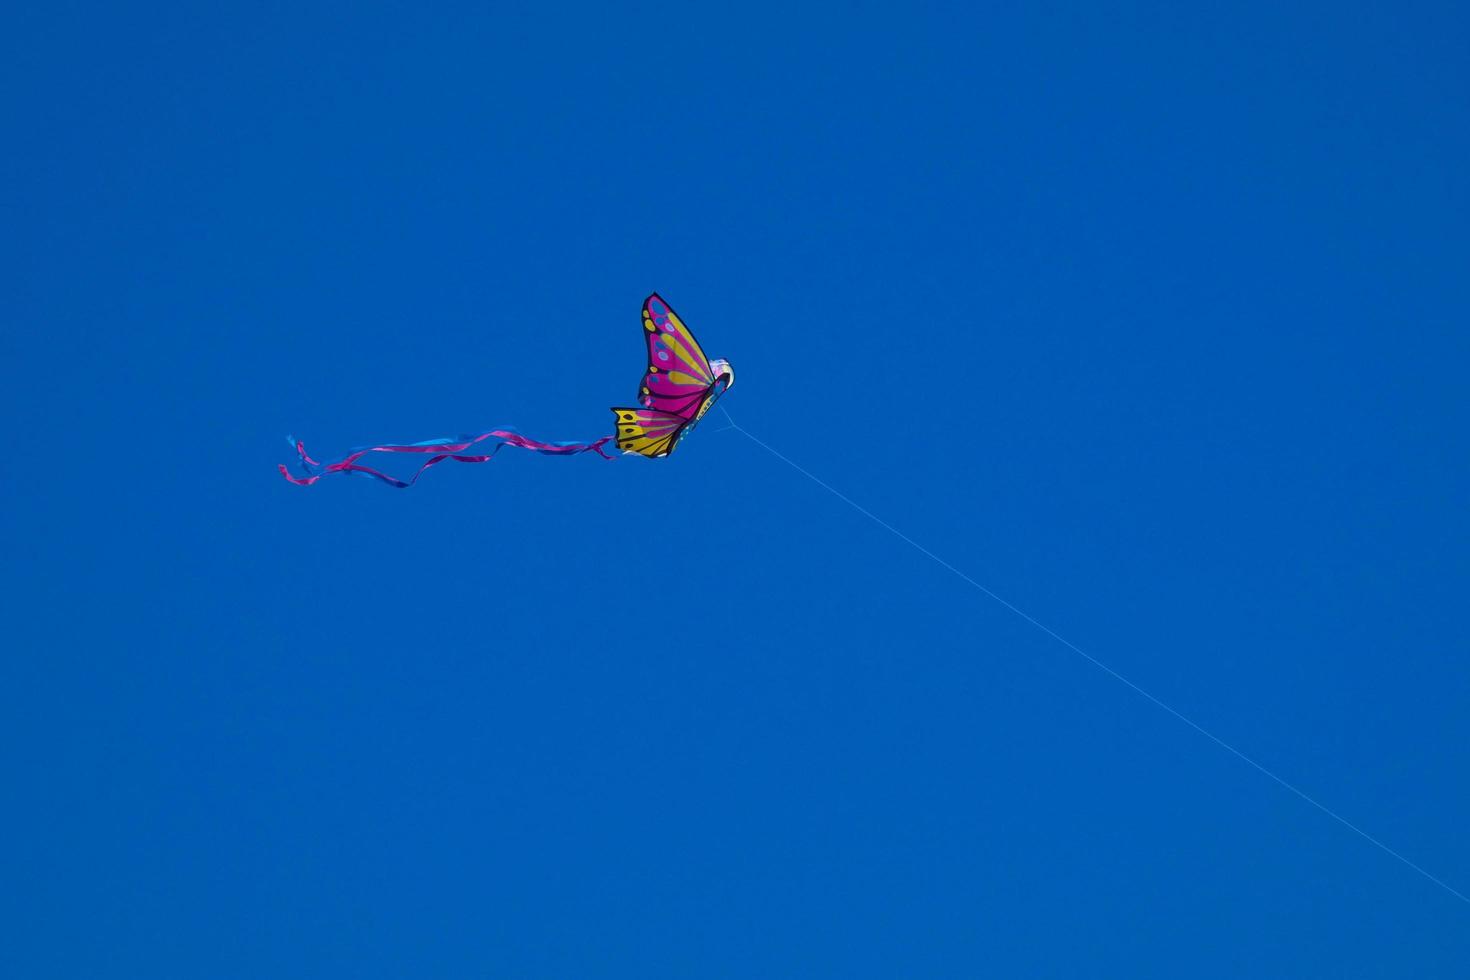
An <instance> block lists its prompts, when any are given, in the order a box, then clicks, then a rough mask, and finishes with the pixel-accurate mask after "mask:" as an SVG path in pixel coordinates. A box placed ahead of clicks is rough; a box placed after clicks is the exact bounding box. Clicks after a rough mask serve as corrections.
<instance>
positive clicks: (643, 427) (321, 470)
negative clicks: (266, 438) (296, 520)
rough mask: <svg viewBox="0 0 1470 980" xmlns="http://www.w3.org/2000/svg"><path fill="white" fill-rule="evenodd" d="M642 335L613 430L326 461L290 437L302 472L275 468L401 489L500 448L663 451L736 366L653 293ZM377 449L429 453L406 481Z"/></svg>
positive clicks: (485, 435) (442, 444) (493, 436)
mask: <svg viewBox="0 0 1470 980" xmlns="http://www.w3.org/2000/svg"><path fill="white" fill-rule="evenodd" d="M643 336H644V339H645V341H646V342H647V347H648V369H647V370H646V371H645V372H644V374H643V383H642V384H641V385H640V386H639V389H638V401H639V403H640V405H641V407H639V408H614V409H613V410H612V411H613V413H614V415H615V416H616V419H617V421H616V430H615V432H614V434H613V435H610V436H603V437H602V438H600V439H594V440H592V441H591V442H541V441H540V440H537V439H531V438H529V437H527V436H523V435H521V434H520V433H519V432H516V431H515V430H514V429H492V430H490V431H489V432H482V433H480V434H479V435H462V436H456V437H454V438H447V439H429V440H426V441H424V442H415V443H410V444H407V445H381V446H366V447H363V448H360V449H354V450H353V451H352V452H351V453H349V454H348V455H347V456H346V457H344V458H343V459H341V460H338V461H337V462H335V463H328V464H322V463H318V462H317V461H316V460H314V459H312V458H311V457H310V456H308V455H307V454H306V447H305V446H304V445H302V443H300V442H299V441H297V440H294V439H292V440H290V441H291V444H292V445H293V446H294V447H295V449H296V453H297V456H298V457H299V462H298V465H299V467H300V469H301V470H302V475H301V476H296V475H293V474H292V473H291V471H290V470H288V469H287V468H286V467H285V466H282V467H280V470H281V475H282V476H284V477H285V478H286V479H287V480H290V481H291V482H292V483H295V484H297V485H298V486H310V485H311V484H313V483H316V482H317V481H318V480H320V479H321V478H322V477H324V476H328V475H330V474H332V473H349V474H351V473H356V474H359V475H362V476H370V477H373V478H374V479H377V480H381V481H383V482H384V483H387V484H388V485H389V486H394V487H398V488H400V489H406V488H408V487H411V486H413V484H414V483H415V482H416V481H417V480H418V478H419V477H420V476H421V475H423V473H424V471H425V470H427V469H428V468H429V467H431V466H435V465H437V464H439V463H442V462H444V461H445V460H447V459H452V460H454V461H455V462H459V463H488V462H489V461H490V460H492V459H494V458H495V455H496V454H497V453H499V452H500V450H502V449H504V448H505V447H506V446H513V447H515V448H517V449H529V450H531V451H532V452H536V453H540V454H542V455H544V456H574V455H578V454H581V453H596V454H597V455H599V456H601V457H602V458H604V459H614V458H615V457H613V456H609V455H608V454H607V453H606V452H604V451H603V448H602V447H603V446H604V445H606V444H607V443H609V442H612V441H614V440H616V442H617V446H618V448H619V449H621V450H623V453H624V455H638V456H647V457H650V458H658V457H663V456H667V455H669V454H670V453H672V452H673V451H674V448H675V447H676V446H678V445H679V440H681V439H683V438H684V436H686V435H688V434H689V433H690V432H691V431H693V429H694V427H695V426H696V425H698V424H699V420H700V419H702V418H704V415H705V413H706V412H708V411H709V410H710V408H711V407H713V405H714V403H715V402H716V401H717V400H719V398H720V396H721V395H723V394H724V393H725V392H726V391H728V390H729V389H730V386H731V385H733V384H734V383H735V369H734V368H732V367H731V366H730V362H729V361H722V360H718V359H716V360H713V361H711V360H709V359H708V358H707V357H705V356H704V351H702V350H700V347H699V342H698V341H696V340H695V339H694V335H693V334H692V333H690V332H689V328H688V327H686V326H685V325H684V322H683V321H682V320H680V319H679V317H678V316H677V315H675V313H674V311H673V309H671V308H670V307H669V305H668V304H667V303H665V302H664V301H663V299H662V298H660V297H659V295H658V294H657V293H654V294H653V295H652V296H649V297H648V299H646V300H644V302H643ZM376 453H408V454H417V455H419V456H424V455H427V456H429V458H428V459H427V460H425V461H424V462H423V463H422V464H421V465H420V466H419V468H418V470H416V471H415V472H414V473H413V474H412V475H411V476H409V477H408V478H407V479H400V478H398V477H395V476H390V475H389V474H387V473H383V472H381V471H380V470H378V469H375V468H374V467H371V466H366V465H364V464H363V463H362V462H361V460H362V459H363V458H364V457H367V456H369V454H376Z"/></svg>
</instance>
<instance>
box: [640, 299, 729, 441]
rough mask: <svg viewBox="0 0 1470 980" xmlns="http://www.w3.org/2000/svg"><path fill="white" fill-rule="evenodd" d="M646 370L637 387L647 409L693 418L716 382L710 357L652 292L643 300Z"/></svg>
mask: <svg viewBox="0 0 1470 980" xmlns="http://www.w3.org/2000/svg"><path fill="white" fill-rule="evenodd" d="M643 334H644V337H645V338H646V339H647V340H648V371H647V373H645V374H644V375H643V383H642V384H641V385H639V387H638V401H639V402H640V403H641V404H642V405H644V406H645V407H646V408H652V409H656V410H657V411H660V412H668V413H669V414H671V415H678V416H680V417H682V418H686V419H692V418H694V417H695V416H696V415H697V414H698V413H699V406H700V405H701V403H703V401H704V398H705V396H706V395H707V394H709V391H710V388H711V387H712V386H713V385H714V383H715V376H714V371H713V370H711V369H710V364H709V358H707V357H705V356H704V351H702V350H700V348H699V342H698V341H697V340H695V339H694V334H692V333H690V332H689V328H688V327H686V326H684V321H682V320H680V319H679V317H678V315H677V314H676V313H674V311H673V309H672V308H671V307H670V306H669V304H667V303H665V302H664V301H663V299H662V298H661V297H660V296H659V295H658V293H654V294H653V295H652V296H650V297H648V299H646V300H644V301H643Z"/></svg>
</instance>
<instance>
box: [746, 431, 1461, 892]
mask: <svg viewBox="0 0 1470 980" xmlns="http://www.w3.org/2000/svg"><path fill="white" fill-rule="evenodd" d="M720 411H722V412H724V413H725V418H726V419H728V420H729V422H730V424H729V426H728V428H731V429H734V430H735V431H736V432H739V433H740V434H741V435H743V436H745V437H746V438H747V439H749V440H750V441H751V442H753V443H755V444H756V445H757V446H760V447H761V448H762V449H764V450H765V451H766V452H768V453H770V454H771V455H772V456H775V457H776V458H777V459H779V460H780V461H781V462H783V463H785V464H786V465H787V466H790V467H791V468H792V469H794V470H796V471H797V472H798V473H800V474H801V475H802V476H804V477H806V478H807V479H808V480H811V481H812V482H813V483H815V484H816V485H817V486H819V487H821V488H822V489H823V490H826V491H827V492H828V493H830V494H832V495H833V496H834V497H836V498H837V499H838V500H841V501H842V502H843V503H845V504H847V505H848V506H849V507H851V508H852V509H853V510H855V511H857V512H858V513H859V514H862V515H863V516H864V517H866V518H868V520H870V521H872V522H873V523H875V524H877V525H878V526H879V527H881V528H883V529H884V530H886V531H888V532H889V533H891V534H893V535H894V536H895V537H897V538H898V539H899V540H901V541H903V542H904V543H905V544H908V545H909V546H910V547H912V548H913V549H914V550H916V551H918V552H919V553H920V554H922V555H924V556H925V557H926V558H928V559H930V560H931V561H933V562H935V563H936V564H938V565H939V566H940V567H942V568H944V569H946V570H948V571H949V572H951V573H953V574H954V575H955V576H957V577H958V578H959V579H960V580H961V581H963V582H965V583H966V584H968V585H970V586H971V587H973V588H975V589H977V590H979V591H980V592H982V593H984V594H985V595H986V596H988V597H990V598H991V599H993V600H994V601H995V602H997V603H999V604H1000V605H1002V606H1004V607H1005V608H1006V609H1009V610H1010V611H1011V612H1013V613H1015V614H1016V615H1017V616H1019V617H1020V618H1021V619H1023V620H1025V621H1026V622H1028V623H1030V624H1031V625H1032V626H1034V627H1036V628H1037V629H1039V630H1040V631H1041V632H1043V633H1045V634H1046V635H1047V636H1049V637H1051V638H1052V639H1053V640H1056V641H1057V642H1058V643H1060V644H1061V645H1062V646H1064V647H1066V648H1067V649H1068V650H1071V651H1072V652H1073V653H1075V654H1077V655H1078V656H1079V657H1081V658H1082V659H1084V660H1086V661H1087V662H1088V663H1090V664H1092V665H1093V666H1094V667H1097V668H1098V669H1099V670H1101V671H1103V672H1104V673H1106V674H1107V675H1109V676H1110V677H1112V678H1113V679H1114V680H1117V681H1119V682H1121V683H1122V684H1124V685H1125V686H1127V687H1129V688H1130V689H1132V690H1133V691H1134V693H1136V694H1138V695H1140V696H1141V697H1143V698H1144V699H1145V700H1147V701H1149V702H1151V703H1152V704H1154V705H1155V706H1157V707H1159V708H1162V709H1163V710H1164V711H1166V712H1168V713H1169V714H1170V715H1173V716H1174V717H1175V718H1177V719H1178V720H1179V721H1182V722H1183V723H1184V724H1186V725H1188V726H1189V727H1190V728H1192V729H1194V730H1195V731H1196V732H1198V733H1199V734H1201V735H1203V736H1204V737H1205V738H1207V739H1209V740H1210V741H1211V742H1214V743H1215V744H1216V745H1218V746H1220V748H1222V749H1224V750H1225V751H1227V752H1229V753H1230V754H1231V755H1233V756H1235V757H1236V758H1237V759H1240V760H1241V761H1242V762H1244V763H1246V764H1247V765H1248V766H1250V767H1251V768H1252V769H1255V770H1256V771H1257V772H1259V773H1261V774H1262V775H1264V776H1266V777H1267V778H1268V779H1270V780H1271V781H1272V782H1275V783H1276V784H1277V785H1279V786H1281V787H1282V788H1283V789H1286V790H1288V791H1289V792H1291V793H1293V794H1294V795H1296V796H1298V797H1300V798H1301V799H1303V800H1305V801H1306V802H1308V803H1310V804H1311V805H1312V806H1314V807H1316V808H1317V809H1318V810H1320V811H1322V812H1323V813H1325V814H1327V816H1329V817H1331V818H1332V819H1333V820H1336V821H1337V822H1338V823H1340V824H1342V825H1343V826H1344V827H1346V828H1347V829H1349V830H1351V831H1352V832H1353V833H1355V834H1357V835H1358V836H1359V837H1361V838H1363V839H1364V840H1366V841H1367V842H1368V843H1370V844H1372V845H1374V846H1375V847H1377V848H1378V849H1379V850H1381V851H1383V852H1384V853H1385V854H1388V855H1389V856H1390V857H1393V858H1395V859H1397V860H1398V861H1399V862H1401V863H1402V864H1404V865H1406V866H1407V867H1409V868H1411V869H1413V870H1414V871H1417V872H1418V873H1419V874H1421V875H1423V876H1424V877H1425V878H1427V879H1429V880H1430V881H1432V882H1434V883H1435V884H1436V885H1438V886H1439V887H1440V888H1443V889H1444V890H1445V891H1447V892H1449V893H1450V894H1451V895H1453V896H1455V897H1456V898H1458V899H1459V900H1460V901H1462V902H1465V903H1466V904H1470V898H1467V897H1466V896H1465V895H1464V894H1462V893H1461V892H1459V891H1457V890H1456V889H1454V888H1452V887H1451V886H1450V885H1448V884H1446V883H1445V882H1444V881H1441V880H1440V879H1439V878H1436V877H1435V876H1434V875H1432V874H1430V873H1429V872H1428V871H1426V870H1424V869H1423V868H1421V867H1420V866H1419V865H1417V864H1415V863H1414V862H1413V861H1410V860H1409V859H1408V858H1406V857H1404V856H1403V855H1402V854H1400V853H1399V852H1398V851H1396V850H1394V849H1393V848H1391V847H1389V846H1388V845H1387V844H1385V843H1384V842H1383V841H1381V840H1379V839H1378V838H1377V837H1374V836H1373V835H1372V834H1370V833H1368V832H1367V831H1366V830H1364V829H1363V828H1361V827H1359V826H1358V825H1357V824H1355V823H1353V822H1352V821H1350V820H1348V819H1347V818H1346V817H1344V816H1342V815H1341V814H1339V813H1337V812H1336V811H1335V810H1333V809H1332V808H1330V807H1328V806H1327V805H1326V804H1324V803H1321V802H1319V801H1318V800H1316V799H1314V798H1312V797H1311V796H1309V795H1307V793H1306V792H1304V791H1303V790H1300V789H1298V788H1297V787H1296V786H1294V785H1292V784H1291V783H1290V782H1288V781H1287V780H1286V779H1284V778H1282V777H1281V776H1278V775H1276V773H1274V772H1272V771H1271V770H1270V769H1267V768H1266V767H1265V766H1264V765H1262V764H1261V763H1259V762H1257V761H1256V760H1255V759H1252V758H1251V757H1250V756H1248V755H1246V754H1245V753H1244V752H1242V751H1241V750H1240V749H1237V748H1236V747H1235V746H1233V745H1231V744H1230V743H1229V742H1227V741H1225V740H1224V739H1223V738H1221V737H1220V736H1218V735H1216V734H1215V733H1214V732H1212V731H1210V730H1209V729H1207V728H1205V727H1204V726H1203V725H1201V724H1199V723H1198V722H1196V721H1195V720H1194V719H1192V718H1190V717H1189V716H1187V715H1185V714H1184V713H1182V712H1180V711H1179V710H1177V709H1176V708H1174V707H1173V706H1171V705H1169V704H1167V703H1166V702H1164V701H1162V700H1161V699H1159V698H1158V697H1156V696H1154V695H1153V694H1151V693H1150V692H1149V691H1147V690H1145V689H1144V688H1143V687H1141V686H1139V685H1138V684H1137V683H1135V682H1134V681H1132V680H1130V679H1129V678H1128V677H1126V676H1124V675H1123V674H1121V673H1119V672H1118V671H1117V670H1115V669H1113V668H1112V667H1110V666H1108V665H1107V664H1105V663H1103V662H1102V661H1101V660H1099V659H1097V658H1096V657H1094V656H1093V655H1092V654H1090V653H1088V652H1087V651H1086V650H1083V649H1082V648H1081V647H1079V646H1077V644H1075V643H1073V642H1072V641H1071V640H1069V639H1067V638H1066V637H1064V636H1062V635H1061V634H1059V633H1057V632H1056V631H1055V630H1053V629H1052V628H1051V627H1049V626H1047V625H1046V624H1044V623H1042V622H1040V621H1038V620H1037V619H1035V618H1034V617H1032V616H1031V615H1029V614H1028V613H1026V612H1025V611H1024V610H1022V609H1019V608H1017V607H1016V606H1015V605H1013V604H1012V603H1010V602H1008V601H1007V600H1006V599H1004V598H1002V597H1001V596H999V595H997V594H996V593H994V592H992V591H991V590H990V589H988V588H986V587H985V586H983V585H981V584H980V583H979V582H977V581H975V580H974V579H973V578H971V577H970V576H969V575H966V574H965V573H964V572H962V571H960V570H959V569H958V568H956V567H955V566H953V565H951V564H950V563H949V562H947V561H945V560H944V559H943V558H941V557H939V556H938V555H936V554H935V553H934V552H932V551H930V550H929V549H928V548H926V547H924V546H923V545H921V544H919V543H918V542H917V541H915V540H914V539H913V538H911V537H909V536H908V535H907V534H904V533H903V532H902V531H900V530H899V529H898V528H896V527H894V526H893V525H892V524H889V523H888V522H887V521H885V520H883V519H882V518H881V517H879V516H878V515H876V514H874V513H873V512H872V511H870V510H868V509H867V508H866V507H864V506H862V505H861V504H859V503H857V502H856V501H855V500H853V499H852V498H850V497H848V496H847V495H846V494H844V493H842V492H841V491H840V490H838V489H836V488H835V487H832V486H830V485H828V484H827V483H825V482H824V481H822V480H821V479H819V478H818V477H817V476H815V475H814V474H812V473H810V472H808V471H807V470H806V469H804V468H803V467H801V466H800V465H798V464H797V463H795V462H793V461H792V460H790V459H788V458H787V457H786V456H784V455H782V454H781V453H780V452H777V451H776V450H775V449H773V448H772V447H771V446H769V445H767V444H766V443H765V442H763V441H762V440H760V439H759V438H757V437H756V436H754V435H752V434H751V433H750V432H748V431H747V430H745V429H743V428H741V427H740V426H739V425H737V424H736V423H735V419H734V418H732V417H731V415H730V413H729V411H728V410H726V409H725V407H724V406H720ZM719 431H724V430H723V429H721V430H719Z"/></svg>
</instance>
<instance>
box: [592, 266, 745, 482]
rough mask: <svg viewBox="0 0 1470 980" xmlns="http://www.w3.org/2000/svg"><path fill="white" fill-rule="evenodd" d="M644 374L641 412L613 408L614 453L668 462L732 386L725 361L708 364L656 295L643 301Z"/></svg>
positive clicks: (731, 374)
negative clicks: (615, 443) (666, 460)
mask: <svg viewBox="0 0 1470 980" xmlns="http://www.w3.org/2000/svg"><path fill="white" fill-rule="evenodd" d="M643 337H644V339H645V340H647V341H648V371H647V372H646V373H645V374H644V375H643V383H642V384H641V385H639V386H638V401H639V402H641V403H642V405H643V407H642V408H614V409H613V414H614V415H616V416H617V437H616V438H617V442H618V448H619V449H621V450H623V452H625V453H637V454H639V455H640V456H649V457H657V456H667V455H669V454H670V453H672V452H673V451H674V448H675V447H676V446H678V445H679V440H680V439H682V438H683V437H684V436H685V435H686V434H688V433H689V432H690V430H692V429H693V428H694V427H695V425H697V424H698V423H699V420H700V419H702V418H704V413H705V412H708V411H709V410H710V407H711V406H712V405H714V403H715V402H716V401H717V400H718V399H719V397H720V396H721V395H723V394H724V393H725V392H727V391H729V390H730V387H731V385H733V384H735V369H734V368H732V367H731V366H730V362H729V361H722V360H719V359H716V360H714V361H711V360H710V359H709V358H707V357H705V356H704V351H702V350H701V349H700V347H699V341H697V340H695V339H694V334H692V333H690V332H689V328H688V327H686V326H684V321H683V320H680V319H679V315H678V314H677V313H675V312H674V311H673V308H672V307H670V306H669V304H667V303H665V302H664V301H663V298H662V297H661V296H659V294H658V293H654V294H653V295H652V296H650V297H648V299H646V300H644V301H643Z"/></svg>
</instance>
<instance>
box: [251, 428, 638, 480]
mask: <svg viewBox="0 0 1470 980" xmlns="http://www.w3.org/2000/svg"><path fill="white" fill-rule="evenodd" d="M490 439H493V440H495V442H494V443H493V444H492V445H491V446H489V447H488V448H489V452H486V453H483V454H481V455H468V454H467V450H469V449H470V448H471V447H473V446H477V445H479V444H480V443H482V442H485V441H486V440H490ZM611 440H612V436H603V437H602V438H601V439H598V440H596V441H594V442H541V441H539V440H537V439H530V438H527V437H526V436H523V435H521V434H520V433H519V432H516V431H514V430H512V429H491V430H490V431H489V432H482V433H480V434H479V435H477V436H460V437H458V438H456V439H430V440H428V441H426V442H415V443H411V444H410V445H406V446H366V447H364V448H362V449H354V450H353V451H352V452H351V453H349V454H348V455H347V456H346V457H345V458H343V459H341V460H338V461H337V462H335V463H330V464H328V465H326V466H323V465H322V464H321V463H318V462H317V461H316V460H314V459H312V458H311V457H310V456H308V455H307V454H306V446H305V445H304V444H303V443H302V442H301V440H299V439H288V441H289V442H290V443H291V444H292V445H293V446H295V447H296V455H297V456H299V457H300V465H301V469H302V470H303V471H304V472H305V473H306V475H305V476H292V475H291V471H290V470H288V469H287V468H286V467H285V465H284V464H282V465H281V467H280V470H281V475H282V476H284V477H285V478H286V479H288V480H290V481H291V482H292V483H294V484H296V485H297V486H299V487H309V486H311V485H312V484H313V483H315V482H316V481H318V480H320V479H321V478H322V477H324V476H327V475H329V474H332V473H362V474H364V475H366V476H371V477H374V478H375V479H378V480H382V481H383V482H384V483H386V484H388V485H389V486H394V487H397V488H398V489H400V490H407V489H408V488H409V487H411V486H413V485H414V483H416V482H417V481H418V478H419V477H421V476H423V474H424V470H427V469H428V468H429V467H431V466H437V465H439V464H440V463H442V462H444V461H445V460H446V459H452V460H454V461H455V462H456V463H488V462H490V460H492V459H494V458H495V454H496V453H498V452H500V451H501V450H502V449H504V448H505V447H506V446H514V447H515V448H517V449H529V450H531V451H532V452H537V453H541V454H542V455H543V456H575V455H576V454H578V453H596V454H597V455H599V456H601V457H602V458H603V459H612V458H613V457H612V456H609V455H608V454H607V453H605V452H603V451H602V447H603V445H604V444H606V443H608V442H610V441H611ZM368 453H419V454H421V455H422V454H426V453H427V454H431V457H430V458H429V459H428V460H426V461H425V462H424V464H423V465H422V466H420V467H419V468H418V469H417V470H415V471H414V474H413V476H410V477H409V478H408V479H407V480H400V479H398V478H397V477H393V476H389V475H388V474H387V473H384V472H382V471H380V470H375V469H373V468H372V467H371V466H364V465H362V464H361V463H359V462H358V460H360V459H362V457H364V456H366V455H367V454H368Z"/></svg>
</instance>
